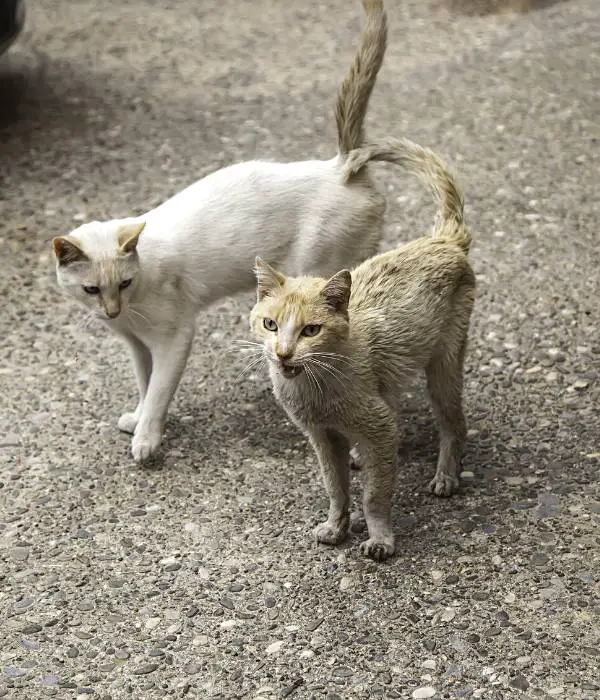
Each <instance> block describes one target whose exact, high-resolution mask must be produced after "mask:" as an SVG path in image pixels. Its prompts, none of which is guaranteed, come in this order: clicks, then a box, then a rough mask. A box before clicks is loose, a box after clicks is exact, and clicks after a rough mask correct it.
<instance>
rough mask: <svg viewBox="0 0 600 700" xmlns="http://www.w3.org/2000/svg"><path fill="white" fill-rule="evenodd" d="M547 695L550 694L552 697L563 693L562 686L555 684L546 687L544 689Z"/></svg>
mask: <svg viewBox="0 0 600 700" xmlns="http://www.w3.org/2000/svg"><path fill="white" fill-rule="evenodd" d="M546 692H547V693H548V695H551V696H552V697H554V698H555V697H558V696H559V695H563V694H564V692H565V689H564V688H563V687H562V685H557V686H555V687H554V688H548V690H547V691H546Z"/></svg>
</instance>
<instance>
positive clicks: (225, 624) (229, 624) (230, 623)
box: [220, 620, 236, 630]
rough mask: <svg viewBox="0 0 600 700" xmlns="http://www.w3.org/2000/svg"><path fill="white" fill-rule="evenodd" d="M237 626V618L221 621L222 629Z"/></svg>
mask: <svg viewBox="0 0 600 700" xmlns="http://www.w3.org/2000/svg"><path fill="white" fill-rule="evenodd" d="M235 626H236V621H235V620H223V622H221V624H220V627H221V629H224V630H232V629H233V628H234V627H235Z"/></svg>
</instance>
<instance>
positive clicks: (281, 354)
mask: <svg viewBox="0 0 600 700" xmlns="http://www.w3.org/2000/svg"><path fill="white" fill-rule="evenodd" d="M275 354H276V355H277V359H278V360H281V361H282V362H284V361H285V360H289V359H290V357H291V356H292V355H293V354H294V351H293V350H288V349H286V348H283V349H281V348H280V349H279V350H277V351H276V352H275Z"/></svg>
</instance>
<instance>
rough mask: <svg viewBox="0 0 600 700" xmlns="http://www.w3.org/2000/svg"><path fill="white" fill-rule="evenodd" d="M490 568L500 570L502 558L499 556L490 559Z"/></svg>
mask: <svg viewBox="0 0 600 700" xmlns="http://www.w3.org/2000/svg"><path fill="white" fill-rule="evenodd" d="M492 566H493V567H494V569H500V568H501V567H502V557H501V556H500V555H499V554H496V555H495V556H493V557H492Z"/></svg>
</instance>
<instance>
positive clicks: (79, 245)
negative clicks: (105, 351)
mask: <svg viewBox="0 0 600 700" xmlns="http://www.w3.org/2000/svg"><path fill="white" fill-rule="evenodd" d="M144 226H145V222H143V221H139V220H135V219H121V220H118V219H115V220H113V221H104V222H101V221H91V222H90V223H87V224H84V225H83V226H80V227H79V228H76V229H75V230H74V231H72V232H71V233H70V234H69V235H68V236H57V237H56V238H54V240H53V241H52V245H53V248H54V255H55V257H56V278H57V280H58V284H59V286H60V287H61V288H62V289H63V290H64V291H65V292H67V293H68V294H69V295H70V296H72V297H73V298H74V299H76V300H77V301H79V302H80V303H82V304H83V305H84V306H86V307H87V308H89V309H90V310H91V311H94V312H95V313H97V314H98V315H100V316H103V317H105V318H111V319H112V318H117V316H118V315H119V314H120V313H121V311H123V310H124V309H125V308H126V306H127V303H128V300H129V298H130V296H131V293H132V291H133V290H134V288H135V286H136V282H137V277H138V273H139V260H138V255H137V251H136V248H137V244H138V240H139V237H140V234H141V232H142V230H143V229H144Z"/></svg>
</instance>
